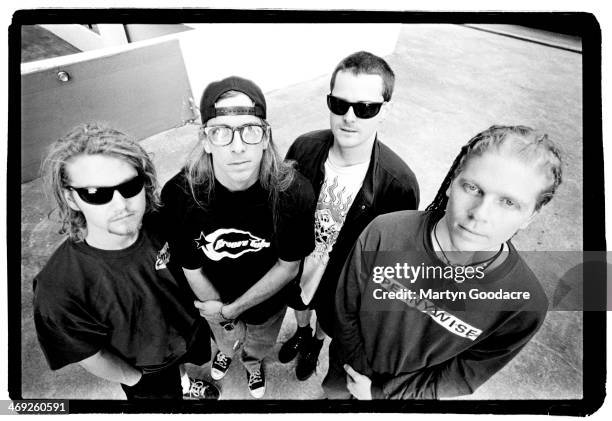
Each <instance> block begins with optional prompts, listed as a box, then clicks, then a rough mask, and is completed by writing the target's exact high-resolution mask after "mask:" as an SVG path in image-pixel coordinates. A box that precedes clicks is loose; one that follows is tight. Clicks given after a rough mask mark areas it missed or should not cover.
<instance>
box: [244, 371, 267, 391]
mask: <svg viewBox="0 0 612 421" xmlns="http://www.w3.org/2000/svg"><path fill="white" fill-rule="evenodd" d="M247 380H248V382H249V392H251V396H253V397H254V398H256V399H259V398H262V397H263V395H264V393H266V376H265V375H264V372H263V367H262V366H259V368H258V369H257V370H254V371H253V372H251V373H249V371H248V370H247Z"/></svg>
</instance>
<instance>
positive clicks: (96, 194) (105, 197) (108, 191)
mask: <svg viewBox="0 0 612 421" xmlns="http://www.w3.org/2000/svg"><path fill="white" fill-rule="evenodd" d="M144 183H145V180H144V177H143V176H141V175H137V176H136V177H134V178H132V179H130V180H128V181H126V182H124V183H121V184H118V185H116V186H109V187H73V186H68V188H69V189H70V190H73V191H75V192H77V194H78V195H79V197H80V198H81V200H82V201H83V202H85V203H89V204H90V205H104V204H106V203H108V202H110V201H111V200H113V196H114V195H115V190H117V191H118V192H119V193H120V194H121V196H123V198H124V199H129V198H130V197H134V196H136V195H137V194H138V193H140V192H141V190H142V188H143V186H144Z"/></svg>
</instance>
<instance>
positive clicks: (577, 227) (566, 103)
mask: <svg viewBox="0 0 612 421" xmlns="http://www.w3.org/2000/svg"><path fill="white" fill-rule="evenodd" d="M340 59H341V57H338V60H340ZM387 59H388V61H389V63H390V65H391V67H392V68H393V69H394V71H395V73H396V77H397V82H396V90H395V93H394V96H393V103H394V107H393V109H392V112H391V113H390V115H389V117H388V118H387V121H386V122H385V125H384V129H383V130H382V132H381V133H380V138H381V139H383V141H384V142H385V143H386V144H387V145H389V146H390V147H391V148H392V149H394V150H395V151H396V152H397V153H398V154H399V155H400V156H401V157H402V158H403V159H404V160H405V161H406V162H407V163H408V164H409V165H410V167H411V168H412V169H413V170H414V172H415V173H416V175H417V177H418V180H419V183H420V186H421V192H422V196H421V197H422V199H421V206H420V208H421V209H424V208H425V206H426V205H427V204H428V203H429V202H430V201H431V200H432V198H433V197H434V195H435V193H436V191H437V188H438V186H439V184H440V182H441V181H442V178H443V177H444V175H445V174H446V172H447V170H448V167H449V166H450V164H451V162H452V160H453V159H454V157H455V155H456V154H457V152H458V151H459V148H460V146H461V145H462V144H464V143H465V142H466V141H467V140H469V139H470V138H471V137H472V136H473V135H475V134H476V133H478V132H479V131H482V130H483V129H485V128H487V127H489V126H491V125H492V124H522V125H527V126H531V127H535V128H539V129H541V130H544V131H546V132H547V133H548V134H549V135H550V137H551V138H552V139H554V140H555V141H557V142H558V144H559V145H560V146H561V147H562V149H563V151H564V155H565V163H566V165H565V172H564V183H563V185H562V186H561V188H560V189H559V191H558V194H557V197H556V198H555V199H554V200H553V201H552V203H551V204H550V205H548V206H546V207H545V208H544V210H543V211H542V215H541V216H540V217H539V218H538V219H537V220H536V221H535V222H534V223H533V224H532V225H530V227H529V228H528V229H527V230H526V231H524V232H522V233H520V234H519V235H517V237H516V238H515V241H514V243H515V245H516V246H517V248H518V249H520V250H536V251H538V250H539V251H545V250H549V251H550V250H555V251H558V253H548V254H547V255H546V256H542V253H540V254H538V253H526V254H525V258H526V260H527V261H528V262H529V263H530V265H531V267H532V269H533V271H534V272H535V273H536V275H537V276H538V277H539V279H540V280H541V282H542V284H543V286H544V288H545V291H546V292H547V294H548V297H549V301H550V302H551V303H553V302H554V298H555V297H556V294H557V292H558V290H557V286H558V280H559V279H561V278H563V277H564V274H565V273H566V272H567V271H568V270H570V269H571V268H572V267H574V266H576V265H577V264H579V263H580V259H579V256H578V253H572V251H574V252H575V251H580V250H582V225H583V213H582V141H583V139H582V120H581V116H582V102H581V98H582V82H581V81H582V69H581V60H582V56H581V55H580V54H579V53H575V52H570V51H565V50H561V49H555V48H551V47H547V46H544V45H539V44H534V43H530V42H525V41H521V40H517V39H513V38H508V37H504V36H500V35H496V34H493V33H488V32H483V31H479V30H475V29H471V28H467V27H462V26H455V25H405V26H404V27H403V28H402V31H401V34H400V37H399V40H398V42H397V46H396V49H395V51H394V53H393V54H392V55H391V56H389V57H387ZM331 70H332V69H330V71H331ZM236 73H238V74H239V69H237V70H236ZM328 91H329V75H322V76H320V77H318V78H316V79H314V80H310V81H305V82H303V83H299V84H297V85H294V86H290V87H286V88H283V89H280V90H278V91H274V92H270V93H268V94H267V100H268V104H269V110H268V114H269V121H270V123H271V125H272V127H273V130H274V141H275V142H276V144H277V146H278V148H279V149H280V151H281V153H282V154H284V153H285V151H286V150H287V148H288V147H289V145H290V144H291V142H292V141H293V140H294V139H295V138H296V137H297V136H298V135H300V134H301V133H304V132H306V131H309V130H314V129H319V128H324V127H327V126H328V124H329V123H328V111H327V108H326V106H325V95H326V94H327V93H328ZM195 95H196V96H197V97H198V98H199V95H200V93H195ZM196 130H197V128H196V127H195V126H193V125H188V126H183V127H179V128H176V129H173V130H170V131H167V132H164V133H160V134H158V135H156V136H153V137H151V138H148V139H146V140H144V141H143V145H144V146H145V147H146V148H147V150H149V151H150V152H152V153H153V154H154V159H155V163H156V165H157V166H158V171H159V175H160V178H161V181H162V182H165V181H166V180H167V179H168V178H169V177H170V176H172V175H173V174H174V173H175V172H176V171H178V169H179V168H180V166H181V164H182V163H183V162H184V158H185V157H186V155H187V154H188V153H189V151H190V150H191V148H192V147H193V145H194V142H195V140H196ZM51 210H52V208H51V205H50V202H49V201H48V200H47V199H45V197H44V196H43V194H42V192H41V186H40V181H39V180H34V181H32V182H30V183H27V184H23V185H22V244H21V249H22V262H21V268H22V275H21V282H22V297H21V305H22V362H21V363H22V373H23V382H22V391H23V396H24V397H25V398H73V399H78V398H82V399H123V397H124V396H123V393H122V391H121V389H120V387H119V386H118V385H117V384H112V383H109V382H106V381H103V380H99V379H97V378H94V377H93V376H91V375H89V374H87V373H86V372H85V371H84V370H83V369H81V368H80V367H78V366H69V367H65V368H63V369H61V370H59V371H57V372H51V371H50V370H49V369H48V367H47V365H46V362H45V359H44V357H43V355H42V352H41V350H40V347H39V345H38V342H37V340H36V334H35V331H34V326H33V321H32V306H31V300H32V278H33V277H34V275H35V274H36V273H37V272H38V271H39V270H40V268H41V267H42V265H43V264H44V263H45V261H46V259H47V258H48V257H49V255H50V254H51V252H52V251H53V250H54V249H55V248H56V247H57V246H58V245H59V243H60V242H61V241H62V238H60V236H59V235H58V234H56V231H57V228H58V226H57V224H56V223H55V222H53V216H54V215H53V213H51V214H50V215H49V213H50V212H51ZM49 216H50V218H49ZM398 229H401V227H398ZM573 281H574V282H578V283H577V285H578V286H580V285H581V284H580V283H579V282H580V280H579V279H578V280H575V279H574V280H573ZM574 292H576V290H574ZM578 295H579V294H578ZM294 329H295V319H294V317H293V315H292V314H291V313H288V314H287V316H286V318H285V320H284V323H283V327H282V330H281V334H280V336H279V338H278V343H277V347H276V349H275V352H274V353H273V354H272V355H271V356H270V357H269V358H268V359H267V361H266V368H267V374H268V391H267V393H266V396H265V397H266V399H317V398H321V397H322V396H323V395H322V389H321V387H320V384H321V381H322V379H323V377H324V374H325V372H326V370H327V346H328V343H329V340H327V341H326V342H325V346H324V349H323V352H322V356H321V357H320V360H319V367H318V370H317V374H316V376H313V377H311V378H310V379H309V380H308V381H306V382H299V381H297V380H296V378H295V374H294V366H295V363H289V364H286V365H283V364H281V363H280V362H278V359H277V352H278V348H279V347H280V345H281V344H282V343H283V342H284V341H285V340H287V339H288V338H289V337H290V336H291V335H292V333H293V331H294ZM582 343H583V342H582V313H581V312H579V311H551V312H549V313H548V315H547V318H546V321H545V323H544V325H543V327H542V329H541V330H540V331H539V332H538V333H537V335H536V336H535V337H534V339H533V340H532V341H531V342H530V343H529V344H528V345H527V346H526V347H525V348H524V349H523V350H522V351H521V353H520V354H519V355H518V356H517V357H516V358H515V359H514V360H513V361H512V362H510V363H509V364H508V365H507V366H506V367H504V369H502V370H501V371H500V372H499V373H497V374H496V375H495V376H494V377H493V378H492V379H491V380H490V381H488V382H487V383H486V384H485V385H483V386H482V387H481V388H480V389H479V390H477V391H476V393H474V394H473V395H472V396H469V397H466V398H462V399H579V398H581V397H582V361H583V349H582ZM188 370H189V372H190V373H191V374H193V375H198V376H200V375H201V376H203V377H205V378H208V379H210V376H209V366H208V364H207V365H205V366H203V367H196V366H189V367H188ZM218 385H219V386H220V388H221V389H222V395H221V399H250V396H249V394H248V391H247V388H246V379H245V375H244V372H243V370H241V369H240V367H239V364H238V363H235V364H234V365H233V366H232V368H231V369H230V372H229V374H228V375H227V377H226V378H225V379H223V380H222V381H221V382H219V383H218Z"/></svg>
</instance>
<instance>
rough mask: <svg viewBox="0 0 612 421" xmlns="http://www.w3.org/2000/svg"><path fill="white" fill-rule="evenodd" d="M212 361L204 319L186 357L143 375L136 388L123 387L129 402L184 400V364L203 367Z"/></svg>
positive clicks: (200, 322)
mask: <svg viewBox="0 0 612 421" xmlns="http://www.w3.org/2000/svg"><path fill="white" fill-rule="evenodd" d="M209 360H210V329H209V328H208V325H207V324H206V322H205V321H204V320H203V319H202V320H199V321H198V324H197V327H196V332H195V333H194V339H193V340H192V344H191V346H190V348H189V350H188V351H187V353H186V354H185V355H183V356H182V357H181V358H179V359H178V361H175V362H173V363H172V364H171V365H169V366H168V367H164V368H163V369H161V370H159V371H155V372H152V373H147V374H143V376H142V377H141V378H140V381H139V382H138V383H136V384H135V385H134V386H126V385H124V384H122V385H121V388H122V389H123V391H124V392H125V395H126V396H127V399H128V400H140V399H183V388H182V387H181V372H180V368H179V366H180V365H181V364H183V363H192V364H196V365H202V364H204V363H206V362H207V361H209Z"/></svg>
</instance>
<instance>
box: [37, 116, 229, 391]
mask: <svg viewBox="0 0 612 421" xmlns="http://www.w3.org/2000/svg"><path fill="white" fill-rule="evenodd" d="M43 170H44V177H45V181H46V185H47V187H48V191H49V193H50V194H51V195H53V197H54V199H55V200H56V202H57V205H58V208H59V215H60V218H61V222H62V229H61V231H60V233H62V234H67V235H68V236H69V238H68V239H67V240H66V241H65V242H64V243H62V244H61V245H60V247H59V248H58V249H57V250H56V251H55V252H54V253H53V255H52V256H51V258H50V259H49V261H48V262H47V264H46V265H45V267H44V268H43V269H42V271H41V272H40V273H39V274H38V275H37V276H36V277H35V279H34V322H35V326H36V331H37V334H38V339H39V342H40V345H41V347H42V349H43V351H44V354H45V356H46V358H47V361H48V363H49V365H50V367H51V369H53V370H57V369H59V368H62V367H64V366H65V365H68V364H72V363H78V364H79V365H80V366H81V367H83V368H85V370H87V371H89V372H90V373H92V374H94V375H96V376H98V377H101V378H104V379H106V380H109V381H113V382H118V383H121V386H122V388H123V390H124V391H125V394H126V396H127V398H128V399H130V400H134V399H159V398H168V399H181V398H182V397H183V396H185V397H191V398H214V399H216V398H218V396H219V392H218V390H217V389H216V388H215V387H214V386H212V385H211V384H209V383H207V382H204V381H203V380H198V379H190V378H189V377H188V376H187V375H186V374H185V372H184V368H183V366H182V364H183V363H186V362H193V363H196V364H203V363H204V362H206V361H207V360H208V359H209V358H210V343H209V339H208V338H209V335H210V331H209V329H208V326H207V325H206V324H205V323H203V322H202V321H201V318H199V317H198V313H197V311H193V308H192V306H191V305H190V302H191V297H190V296H189V295H188V294H185V290H184V289H183V288H181V285H180V283H181V277H182V276H183V275H182V272H181V271H180V268H178V267H176V265H173V256H172V253H171V252H172V251H171V250H170V249H169V248H168V244H167V243H164V242H163V241H162V240H161V239H160V238H159V237H158V235H157V234H156V232H155V231H154V230H155V228H156V227H155V225H154V224H150V223H149V217H150V216H151V215H152V213H154V211H155V209H156V208H157V207H158V206H159V197H158V193H157V181H156V179H155V169H154V167H153V163H152V162H151V160H150V158H149V156H148V155H147V153H146V152H145V151H144V150H143V149H142V148H141V147H140V145H138V143H136V141H135V140H133V139H131V138H130V137H128V136H126V135H125V134H123V133H121V132H118V131H116V130H113V129H110V128H107V127H104V126H102V125H99V124H95V123H93V124H85V125H82V126H78V127H76V128H74V129H73V130H72V131H71V132H70V133H68V134H67V135H66V136H64V137H63V138H61V139H59V140H58V141H57V142H55V143H54V144H53V146H52V149H51V151H50V153H49V155H48V156H47V158H46V160H45V161H44V164H43ZM144 217H146V218H144ZM143 218H144V219H145V220H146V221H145V222H144V223H143ZM177 269H178V270H177ZM182 282H185V281H184V278H183V281H182Z"/></svg>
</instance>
